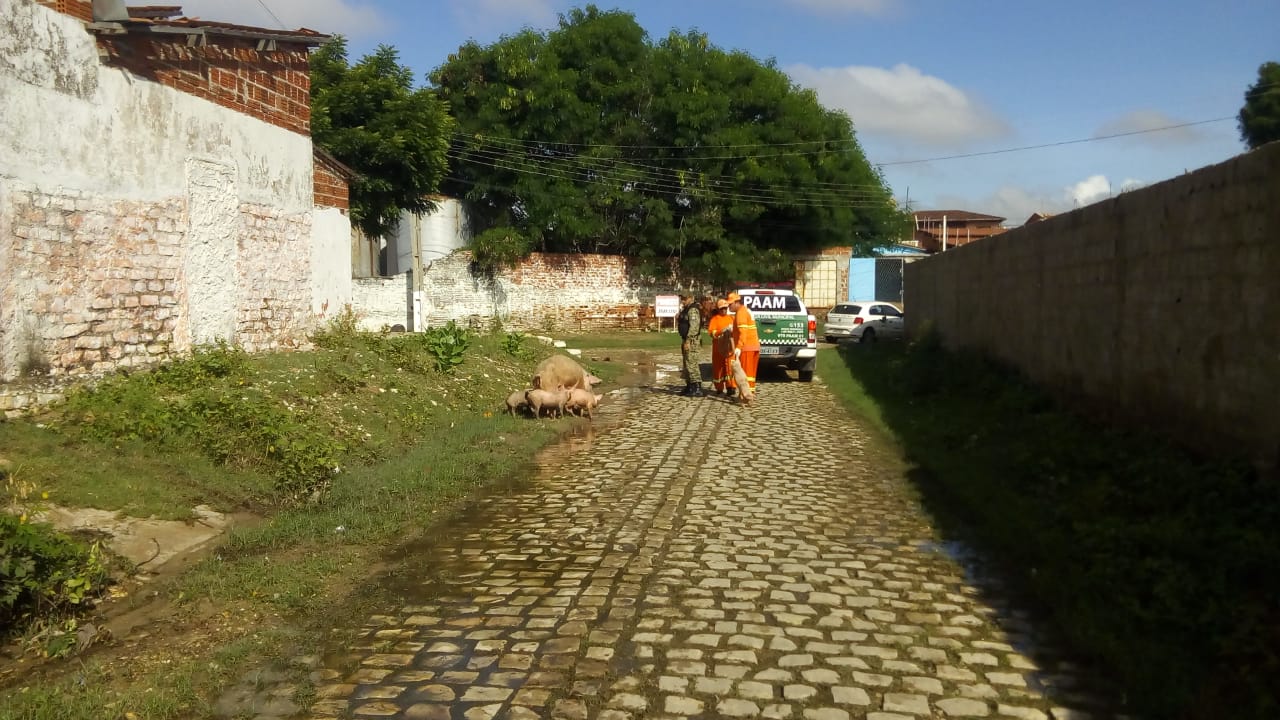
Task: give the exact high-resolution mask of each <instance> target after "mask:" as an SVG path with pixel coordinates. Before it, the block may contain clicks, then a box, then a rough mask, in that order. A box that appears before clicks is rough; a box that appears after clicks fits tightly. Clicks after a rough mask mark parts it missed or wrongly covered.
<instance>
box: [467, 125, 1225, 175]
mask: <svg viewBox="0 0 1280 720" xmlns="http://www.w3.org/2000/svg"><path fill="white" fill-rule="evenodd" d="M1235 119H1236V118H1235V117H1234V116H1230V117H1218V118H1210V119H1208V120H1196V121H1193V122H1185V123H1177V124H1175V125H1165V126H1163V127H1157V128H1147V129H1144V130H1131V131H1128V132H1122V133H1113V134H1110V135H1096V136H1093V137H1087V138H1077V139H1075V140H1061V141H1057V142H1050V143H1041V144H1039V145H1023V146H1019V147H1010V148H1000V149H997V150H983V151H980V152H972V153H962V154H958V155H942V156H938V157H928V158H919V159H916V160H895V161H890V162H881V163H877V162H872V163H871V164H872V165H875V166H876V167H888V166H892V165H914V164H919V163H928V162H940V161H943V160H960V159H964V158H972V157H982V156H984V155H1002V154H1006V153H1014V152H1024V151H1027V150H1041V149H1044V148H1051V147H1061V146H1064V145H1079V144H1082V143H1091V142H1101V141H1104V140H1113V139H1115V138H1121V137H1131V136H1134V135H1146V134H1148V133H1156V132H1166V131H1168V130H1177V129H1180V128H1186V127H1194V126H1196V125H1207V124H1210V123H1217V122H1224V121H1227V120H1235ZM455 137H456V138H458V139H460V140H470V141H482V142H490V143H501V144H506V145H507V146H509V147H523V148H542V149H548V150H550V149H554V148H566V149H567V148H597V149H616V150H683V151H685V153H690V154H683V155H681V156H679V157H678V158H672V160H676V159H678V160H681V161H694V160H746V159H758V158H776V157H790V156H804V155H821V154H824V153H831V152H843V151H845V150H847V149H848V147H839V146H841V145H846V146H847V145H849V144H853V143H856V142H857V141H856V140H854V139H851V138H845V139H828V140H811V141H803V142H788V143H753V144H743V145H704V146H700V147H699V146H692V147H691V146H684V145H605V144H583V143H562V142H559V141H555V140H518V139H511V138H499V137H495V136H490V135H465V134H462V133H455ZM805 146H809V147H814V146H821V148H820V149H812V150H794V151H788V152H769V153H760V152H756V153H747V154H732V155H697V154H692V153H693V152H696V151H699V150H705V151H714V150H727V149H738V148H752V149H755V150H773V149H776V148H795V147H805ZM829 146H837V147H836V149H831V148H830V147H829ZM653 159H654V160H658V159H662V158H658V157H655V158H653Z"/></svg>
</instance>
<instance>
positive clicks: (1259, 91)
mask: <svg viewBox="0 0 1280 720" xmlns="http://www.w3.org/2000/svg"><path fill="white" fill-rule="evenodd" d="M1238 119H1239V121H1240V139H1241V140H1244V144H1245V145H1248V146H1249V148H1250V149H1253V148H1256V147H1258V146H1259V145H1263V144H1265V143H1269V142H1271V141H1273V140H1280V63H1275V62H1267V63H1263V64H1262V65H1260V66H1259V67H1258V81H1257V82H1256V83H1254V84H1253V85H1251V86H1250V87H1249V89H1248V90H1247V91H1245V94H1244V107H1242V108H1240V115H1239V116H1238Z"/></svg>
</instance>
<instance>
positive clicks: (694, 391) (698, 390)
mask: <svg viewBox="0 0 1280 720" xmlns="http://www.w3.org/2000/svg"><path fill="white" fill-rule="evenodd" d="M689 397H702V383H694V384H692V385H690V386H689Z"/></svg>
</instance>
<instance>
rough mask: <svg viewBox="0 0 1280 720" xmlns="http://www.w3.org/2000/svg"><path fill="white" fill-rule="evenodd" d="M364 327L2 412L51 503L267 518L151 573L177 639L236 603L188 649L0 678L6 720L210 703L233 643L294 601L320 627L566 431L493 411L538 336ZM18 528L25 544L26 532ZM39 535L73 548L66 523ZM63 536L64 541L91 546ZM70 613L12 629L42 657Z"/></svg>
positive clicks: (162, 713) (532, 358)
mask: <svg viewBox="0 0 1280 720" xmlns="http://www.w3.org/2000/svg"><path fill="white" fill-rule="evenodd" d="M356 327H357V323H356V322H355V318H354V316H352V315H350V314H349V313H347V314H343V315H341V316H339V317H338V318H337V319H335V320H334V321H333V322H332V323H331V324H330V325H329V326H328V327H327V328H325V329H324V331H323V332H320V333H317V335H316V336H315V338H313V339H314V341H315V344H316V349H315V350H314V351H310V352H298V353H280V354H268V355H255V356H249V355H247V354H245V353H243V352H241V351H240V350H239V349H237V348H235V347H232V346H228V345H225V344H217V345H213V346H210V347H204V348H200V349H199V350H198V351H196V352H195V353H194V354H193V355H192V356H191V357H190V358H188V359H186V360H182V361H177V362H174V363H171V364H167V365H165V366H161V367H158V368H156V369H154V370H151V371H148V372H135V373H129V374H126V375H121V376H118V377H114V378H111V379H108V380H103V381H100V382H99V383H98V384H97V385H96V386H95V387H93V388H86V389H84V390H81V391H79V392H76V393H74V394H73V395H72V396H71V397H70V398H69V399H68V401H67V402H66V403H65V404H63V405H62V406H60V407H55V408H52V409H50V410H49V411H47V412H45V413H43V414H41V415H39V416H36V417H31V418H28V419H24V420H20V421H10V422H0V446H3V447H4V448H5V455H6V458H7V459H8V460H9V461H10V462H11V464H12V466H13V467H15V468H19V469H21V472H22V473H23V476H24V477H26V478H29V480H30V482H31V483H32V486H38V487H40V488H42V489H44V490H46V491H47V492H48V494H49V496H50V498H52V500H51V501H50V502H52V501H56V502H58V503H59V504H61V505H67V506H73V507H75V506H94V507H99V508H103V509H118V510H124V511H126V512H128V513H130V514H134V515H148V514H155V515H157V516H160V517H167V518H183V517H189V516H190V515H191V512H192V510H191V509H192V506H193V505H194V504H196V503H202V502H203V503H210V504H212V505H215V506H216V507H217V508H218V509H221V510H224V511H226V510H241V511H248V512H251V513H253V514H255V515H257V516H259V517H260V518H262V521H260V522H256V523H248V524H244V525H241V526H238V527H236V528H235V529H233V530H232V531H231V532H230V533H228V534H227V535H226V536H225V537H224V540H223V542H222V544H221V545H220V547H219V549H218V552H217V553H216V554H214V555H213V556H212V557H209V558H208V559H206V560H204V561H203V562H201V563H199V564H197V565H196V566H194V567H193V568H192V569H191V570H190V571H188V572H186V573H184V574H183V575H182V576H180V577H177V578H175V579H173V580H170V581H166V582H165V583H163V584H159V583H157V584H155V585H153V586H152V587H154V589H155V590H157V591H158V592H159V593H161V596H162V597H166V598H169V599H170V600H171V601H173V602H176V603H177V605H178V607H179V608H181V612H182V613H184V614H189V617H190V618H191V622H192V624H191V625H184V632H183V635H184V636H185V635H186V634H188V633H194V632H196V630H195V627H196V625H197V624H198V623H197V622H196V621H197V619H198V618H199V617H201V616H202V611H201V610H200V608H203V607H213V608H218V609H220V612H219V613H218V614H217V615H215V616H214V617H215V618H217V617H223V616H224V615H225V616H228V617H234V618H244V621H237V622H236V623H235V624H234V625H233V626H231V627H228V628H224V629H220V630H218V631H217V632H216V634H215V636H214V639H211V640H210V645H209V646H208V647H205V646H203V645H201V646H199V647H198V648H197V649H195V650H192V651H191V653H192V662H191V663H190V664H183V665H181V666H177V665H174V666H168V665H166V666H164V667H163V668H162V667H160V666H142V667H137V668H135V667H133V666H130V672H129V678H132V679H129V678H123V679H122V677H121V674H120V673H119V672H111V671H110V670H109V669H107V668H102V667H98V666H96V665H94V664H93V663H92V662H90V663H89V664H87V665H85V666H83V667H82V669H81V670H80V671H77V672H76V673H75V674H74V677H71V678H67V679H66V680H65V681H56V680H55V679H51V678H47V677H46V678H44V679H42V680H41V681H39V682H35V681H32V682H33V684H30V685H26V686H25V687H21V686H20V687H16V688H13V689H11V690H8V691H4V692H0V717H22V718H33V719H34V718H98V717H102V713H103V708H104V707H109V708H113V709H112V710H111V714H113V716H116V715H119V716H125V713H126V712H133V713H136V714H138V716H139V717H147V718H160V719H164V718H188V717H204V716H206V715H205V713H207V708H208V696H207V693H208V692H210V691H211V690H212V689H215V688H217V687H218V683H219V682H223V683H225V682H226V681H227V679H228V678H234V677H238V676H239V674H240V672H242V670H241V664H242V663H244V662H248V661H249V657H250V655H251V653H249V652H248V651H245V652H239V651H235V652H233V651H232V650H233V649H234V648H256V647H260V646H261V645H262V643H264V642H269V641H270V640H271V636H272V633H274V632H277V630H278V625H279V623H280V622H281V620H280V617H281V616H282V615H283V614H285V613H287V614H288V615H289V617H291V618H295V619H297V622H299V623H300V624H301V625H302V626H303V627H307V624H308V623H309V622H313V623H315V625H316V626H320V627H327V626H329V625H331V624H332V622H331V621H328V620H326V618H329V617H330V614H332V613H341V612H342V611H341V608H343V607H346V606H347V605H348V604H350V603H352V602H357V600H356V599H353V597H352V596H350V595H349V594H348V593H350V592H351V590H352V589H353V588H354V587H359V584H358V583H356V582H353V580H354V579H357V578H362V577H364V576H365V575H367V574H368V573H369V572H370V568H372V567H374V566H375V565H376V564H377V563H378V561H379V560H381V559H382V556H383V554H384V553H386V552H389V551H393V549H394V548H395V547H396V546H397V545H398V544H400V543H402V542H404V541H405V540H406V538H411V537H413V536H414V535H415V534H416V533H420V532H421V531H422V530H423V529H424V528H425V527H427V526H429V525H430V524H431V523H432V521H433V520H434V519H436V518H441V517H444V516H446V515H447V514H448V513H449V512H451V511H452V510H453V509H454V508H455V507H456V505H457V504H458V503H460V502H463V501H465V499H466V498H467V497H469V496H470V495H471V494H472V493H474V492H476V491H477V490H478V489H479V488H482V487H486V486H491V485H493V484H494V483H511V482H519V481H520V479H521V478H522V476H523V474H524V472H525V470H526V468H527V466H528V463H529V462H530V461H531V459H532V457H533V455H534V453H535V452H536V451H537V450H538V449H540V448H541V447H542V446H543V445H545V443H547V442H548V441H549V440H551V439H552V438H554V437H555V435H556V433H557V432H559V429H558V426H559V425H560V423H545V422H544V423H533V422H526V421H524V420H522V419H519V418H511V417H509V416H508V415H507V414H506V413H505V412H504V411H503V410H504V409H505V408H504V405H503V401H504V399H505V398H506V396H507V394H508V393H509V392H510V391H511V390H512V389H514V388H517V387H525V386H527V384H528V380H529V377H530V376H531V374H532V371H533V367H534V365H536V363H537V362H538V361H540V360H541V359H542V358H544V357H546V356H547V355H549V354H551V353H552V352H553V350H552V349H550V348H548V347H546V346H544V345H542V344H541V343H537V342H534V341H533V340H532V339H530V338H528V337H526V336H525V335H523V334H520V333H510V332H501V331H498V332H493V333H475V332H471V331H468V330H464V329H462V328H459V327H457V326H444V327H441V328H436V329H433V330H432V331H431V332H426V333H413V334H403V333H367V332H360V331H358V330H357V329H356ZM589 364H590V365H591V369H592V370H593V371H596V372H597V374H600V375H601V376H602V377H609V376H611V375H614V374H616V373H614V372H610V370H611V368H609V367H608V363H590V361H589ZM223 400H225V401H226V402H225V403H224V402H220V401H223ZM564 422H565V423H572V422H576V420H565V421H564ZM273 448H275V449H274V450H273ZM281 448H283V449H281ZM320 450H323V451H324V454H323V457H325V458H326V459H325V465H326V467H327V472H326V473H324V474H323V476H322V478H323V482H322V483H321V484H317V483H315V482H313V478H314V476H313V475H312V473H311V469H310V468H311V463H310V462H306V463H301V464H300V463H298V462H294V461H291V460H290V458H301V459H303V460H306V459H309V458H315V457H317V454H318V453H319V452H320ZM290 453H294V454H293V455H291V454H290ZM330 462H332V465H328V463H330ZM316 465H319V463H318V462H317V463H316ZM333 468H337V469H338V472H334V471H333ZM10 520H11V521H17V520H20V518H18V517H16V516H15V517H12V518H10ZM4 527H5V528H7V527H8V525H5V526H4ZM28 527H30V526H29V525H28ZM3 532H4V534H3V535H2V536H0V537H4V538H8V537H10V533H9V532H8V531H7V530H4V531H3ZM24 532H26V531H24ZM23 537H24V539H23V540H22V547H27V546H28V545H32V544H34V543H33V542H28V541H27V540H25V537H26V536H25V535H24V536H23ZM40 542H41V543H45V542H48V543H52V544H53V545H54V547H55V549H56V552H62V551H63V549H64V548H63V546H62V545H61V544H60V543H61V540H56V541H54V540H47V539H41V541H40ZM11 546H16V543H8V544H6V545H5V546H4V547H5V552H6V553H8V552H9V548H10V547H11ZM66 547H67V548H70V550H68V553H69V554H68V555H67V556H68V557H72V556H78V557H80V558H85V557H88V556H86V555H85V553H87V552H91V550H90V548H89V547H88V546H84V545H80V544H72V545H68V546H66ZM77 553H78V555H77ZM59 557H61V556H59ZM97 557H98V558H99V559H101V555H98V556H97ZM84 575H85V570H84V569H83V568H81V570H79V575H73V574H67V573H63V574H61V575H58V576H57V578H58V580H57V583H58V584H57V585H56V588H58V589H59V591H60V592H65V593H66V596H67V598H74V597H75V594H76V593H78V592H80V589H79V588H80V586H79V585H78V584H77V581H76V580H75V578H76V577H81V576H84ZM50 577H53V576H50ZM94 577H95V578H96V577H97V576H96V575H95V576H94ZM68 579H70V580H71V581H70V582H67V580H68ZM6 582H8V578H7V577H6ZM5 587H6V589H7V588H8V585H7V584H6V585H5ZM42 587H43V588H44V589H45V590H49V589H51V588H55V585H51V584H50V583H48V582H46V583H43V584H42ZM41 597H48V595H47V594H46V595H41ZM45 607H46V608H48V604H47V603H46V605H45ZM85 621H86V620H85V619H84V618H83V617H82V618H81V619H80V622H81V623H83V622H85ZM76 622H77V618H76V616H75V615H74V614H65V615H58V616H50V617H49V618H48V619H47V620H45V621H43V622H41V623H38V624H34V625H33V624H30V623H26V624H25V625H23V626H22V627H19V628H15V629H16V630H19V631H21V632H22V633H24V637H25V638H27V639H28V640H33V641H34V640H39V648H40V649H41V652H42V654H46V655H51V654H57V653H63V652H68V651H74V650H75V649H76V648H75V647H74V645H75V643H76V641H77V633H76V630H77V625H76ZM81 627H83V625H81ZM296 641H297V642H300V643H302V644H304V645H305V644H306V643H307V642H314V639H313V638H311V636H309V635H306V634H304V636H303V637H301V638H300V639H297V640H296ZM31 647H32V648H33V649H35V647H36V646H35V645H31ZM210 648H212V649H210ZM219 648H223V649H225V652H224V650H221V649H219ZM144 661H147V662H150V661H151V659H150V658H142V659H138V660H137V662H144ZM131 662H132V661H131ZM148 668H149V669H148ZM19 680H20V682H23V683H24V684H25V681H22V679H21V677H20V678H19ZM144 683H145V685H146V688H149V690H147V692H143V690H144V689H145V688H144V687H143V684H144ZM304 686H305V682H304V683H302V685H300V689H301V690H302V691H305V687H304Z"/></svg>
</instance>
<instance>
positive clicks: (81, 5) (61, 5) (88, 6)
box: [36, 0, 93, 22]
mask: <svg viewBox="0 0 1280 720" xmlns="http://www.w3.org/2000/svg"><path fill="white" fill-rule="evenodd" d="M36 4H37V5H43V6H45V7H47V8H49V9H51V10H57V11H58V12H60V13H63V14H64V15H70V16H71V17H73V18H76V19H78V20H83V21H85V22H91V21H92V20H93V3H92V2H91V0H36Z"/></svg>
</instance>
